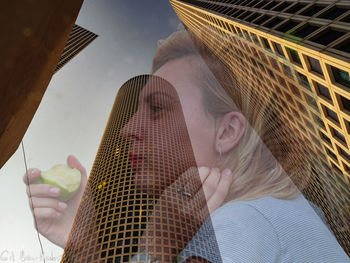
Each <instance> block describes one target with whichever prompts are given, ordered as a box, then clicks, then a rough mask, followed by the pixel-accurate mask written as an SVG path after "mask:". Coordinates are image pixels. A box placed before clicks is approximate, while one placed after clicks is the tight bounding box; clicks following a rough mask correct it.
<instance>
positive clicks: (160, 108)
mask: <svg viewBox="0 0 350 263" xmlns="http://www.w3.org/2000/svg"><path fill="white" fill-rule="evenodd" d="M150 108H151V111H152V112H153V113H159V112H160V111H162V110H163V108H162V107H161V106H155V105H150Z"/></svg>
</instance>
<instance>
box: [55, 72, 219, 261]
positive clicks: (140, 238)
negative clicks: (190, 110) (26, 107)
mask: <svg viewBox="0 0 350 263" xmlns="http://www.w3.org/2000/svg"><path fill="white" fill-rule="evenodd" d="M155 94H157V95H155ZM161 94H168V95H167V96H165V95H161ZM168 96H171V97H173V98H175V99H174V100H169V99H168ZM155 97H156V98H155ZM176 97H177V93H176V91H175V89H174V88H173V87H172V86H171V84H169V83H168V82H167V81H166V80H163V79H162V78H160V77H154V76H149V75H141V76H137V77H134V78H132V79H130V80H129V81H127V82H126V83H125V84H124V85H123V86H122V87H121V88H120V89H119V91H118V94H117V96H116V99H115V102H114V105H113V108H112V110H111V113H110V116H109V120H108V123H107V126H106V129H105V132H104V135H103V138H102V140H101V143H100V147H99V149H98V153H97V156H96V158H95V161H94V165H93V167H92V170H91V173H90V176H89V180H88V185H87V187H86V189H85V192H84V196H83V198H82V200H81V204H80V206H79V210H78V212H77V215H76V217H75V221H74V224H73V226H72V230H71V232H70V236H69V240H68V242H67V244H66V248H65V251H64V255H63V258H62V261H61V262H102V261H103V262H113V263H119V262H130V260H131V259H132V258H133V259H135V257H136V258H137V257H138V255H137V254H140V253H141V254H142V255H139V257H141V259H142V258H143V259H144V256H145V254H150V253H152V254H153V255H154V256H155V257H156V258H157V259H158V261H157V262H174V260H175V259H176V257H177V256H178V254H179V253H180V252H181V251H182V250H183V249H184V248H185V246H186V244H187V243H188V242H189V241H190V239H191V238H192V237H193V236H194V234H195V233H196V232H197V231H198V229H199V227H200V226H201V225H202V224H203V222H204V220H205V219H206V218H207V217H208V215H209V212H208V210H207V209H205V208H206V207H204V209H203V206H202V205H199V204H198V203H203V201H205V196H204V193H203V192H199V195H198V198H197V199H195V200H198V203H197V201H195V203H193V204H192V205H186V203H187V202H188V194H187V195H186V193H185V195H181V194H179V191H180V192H181V191H182V190H181V187H183V185H184V184H188V185H192V186H194V187H195V186H200V185H201V181H200V178H199V175H198V171H197V169H195V170H193V173H191V174H189V175H191V176H190V180H189V181H179V179H178V176H179V174H181V173H184V172H185V171H186V169H187V168H188V167H195V166H196V161H195V158H194V154H193V151H192V145H191V141H190V139H189V135H188V133H187V129H186V128H185V129H184V128H183V127H186V124H185V120H184V116H183V114H182V110H180V111H177V112H178V113H179V114H176V115H175V113H176V111H169V113H168V115H170V116H169V117H168V118H167V119H166V120H165V121H162V120H161V119H160V118H159V119H160V120H159V121H157V122H152V120H154V119H156V118H157V117H156V116H157V115H156V114H157V113H156V110H157V109H156V107H159V105H160V104H163V105H164V104H166V105H168V107H177V106H178V105H176V103H179V100H178V99H176ZM150 100H152V102H150ZM153 100H154V101H153ZM146 101H147V102H146ZM152 105H153V106H152ZM154 105H158V106H154ZM153 107H154V108H153ZM140 131H142V132H143V133H144V136H145V137H146V138H144V137H143V138H144V139H143V140H142V143H140V142H139V141H137V143H132V141H133V140H135V138H136V137H137V136H138V135H135V134H139V133H140ZM175 181H176V185H177V184H179V186H178V187H176V185H175V186H174V184H175ZM170 186H172V187H170ZM165 188H166V190H165V191H163V190H164V189H165ZM183 208H186V209H187V211H190V213H188V212H187V213H186V212H183V210H182V209H183ZM202 209H203V210H202ZM209 221H210V220H209ZM203 232H204V234H205V236H206V237H207V239H208V240H206V241H203V240H202V241H201V242H199V241H198V240H197V243H196V244H199V245H194V247H193V248H192V247H191V248H188V251H189V252H191V251H192V250H194V251H197V253H199V252H200V251H202V252H201V254H209V253H211V255H213V256H215V257H218V259H217V260H215V262H218V263H219V262H221V260H220V254H219V250H218V248H217V244H216V239H215V234H214V231H213V229H212V228H211V225H210V223H207V224H206V227H205V228H204V230H203ZM206 242H207V243H206ZM208 242H209V243H210V244H208ZM198 251H199V252H198ZM145 262H146V261H145ZM147 262H148V261H147ZM152 262H153V261H152ZM200 262H202V261H200Z"/></svg>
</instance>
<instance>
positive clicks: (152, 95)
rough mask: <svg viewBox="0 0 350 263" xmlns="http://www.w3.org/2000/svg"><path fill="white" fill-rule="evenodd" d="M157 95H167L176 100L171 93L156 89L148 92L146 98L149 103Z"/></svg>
mask: <svg viewBox="0 0 350 263" xmlns="http://www.w3.org/2000/svg"><path fill="white" fill-rule="evenodd" d="M157 95H160V96H164V97H167V98H168V99H171V100H172V101H176V100H175V99H174V97H173V96H171V95H169V94H167V93H164V92H160V91H155V92H152V93H150V94H148V95H147V96H146V98H145V99H144V100H145V101H146V102H147V103H149V102H150V101H152V99H153V98H154V97H155V96H157Z"/></svg>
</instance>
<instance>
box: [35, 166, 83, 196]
mask: <svg viewBox="0 0 350 263" xmlns="http://www.w3.org/2000/svg"><path fill="white" fill-rule="evenodd" d="M40 180H42V182H40ZM37 181H38V182H37ZM37 181H36V182H35V183H43V184H49V185H53V186H57V187H58V188H60V189H61V195H60V196H59V197H58V199H59V200H61V201H63V202H66V201H68V200H69V199H71V198H72V197H73V196H74V194H75V193H76V192H77V191H78V189H79V187H80V182H81V173H80V171H79V170H78V169H76V168H70V167H69V166H67V165H63V164H59V165H55V166H54V167H52V168H51V169H50V170H49V171H48V172H42V173H41V177H40V178H39V179H38V180H37Z"/></svg>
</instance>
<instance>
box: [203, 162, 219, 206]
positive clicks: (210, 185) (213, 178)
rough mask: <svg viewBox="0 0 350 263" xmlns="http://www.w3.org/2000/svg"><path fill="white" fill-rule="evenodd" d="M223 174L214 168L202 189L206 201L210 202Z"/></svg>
mask: <svg viewBox="0 0 350 263" xmlns="http://www.w3.org/2000/svg"><path fill="white" fill-rule="evenodd" d="M220 177H221V173H220V170H219V169H218V168H212V169H211V170H210V173H209V175H208V176H207V178H206V180H205V181H204V183H203V185H202V188H203V192H204V194H205V199H206V200H207V201H208V200H209V199H210V197H211V196H212V195H213V194H214V192H215V190H216V188H217V185H218V183H219V181H220Z"/></svg>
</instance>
